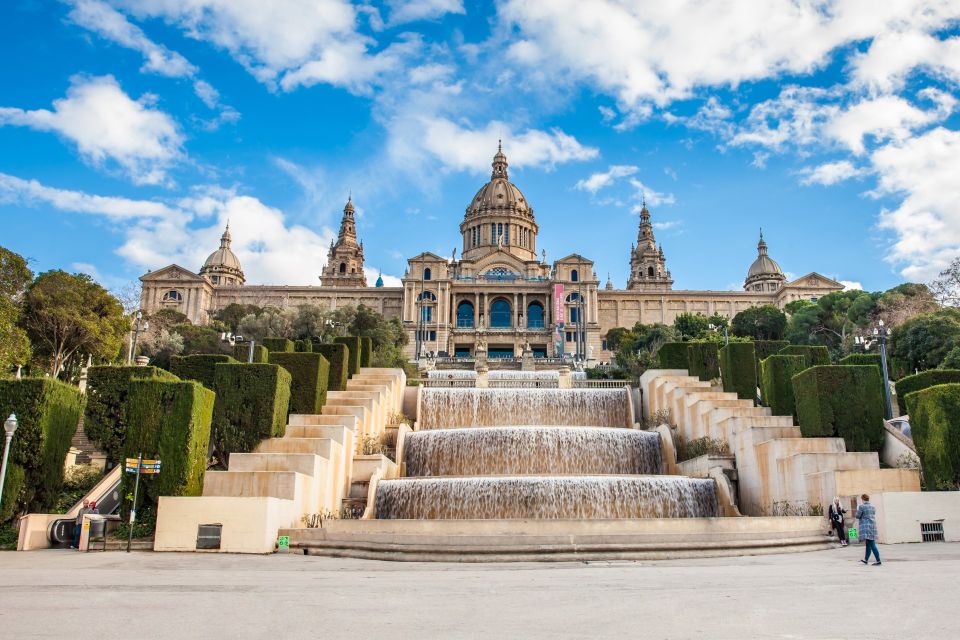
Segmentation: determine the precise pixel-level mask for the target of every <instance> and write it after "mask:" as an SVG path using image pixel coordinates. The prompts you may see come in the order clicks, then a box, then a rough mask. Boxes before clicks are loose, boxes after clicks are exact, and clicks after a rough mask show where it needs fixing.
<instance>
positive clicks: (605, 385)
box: [573, 380, 630, 389]
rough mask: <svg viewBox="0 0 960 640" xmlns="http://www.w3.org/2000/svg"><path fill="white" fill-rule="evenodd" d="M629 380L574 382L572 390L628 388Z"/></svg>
mask: <svg viewBox="0 0 960 640" xmlns="http://www.w3.org/2000/svg"><path fill="white" fill-rule="evenodd" d="M629 386H630V381H629V380H574V381H573V388H574V389H622V388H623V387H629Z"/></svg>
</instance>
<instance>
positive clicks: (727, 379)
mask: <svg viewBox="0 0 960 640" xmlns="http://www.w3.org/2000/svg"><path fill="white" fill-rule="evenodd" d="M720 374H721V379H722V381H723V390H724V391H731V392H736V394H737V397H738V398H740V399H742V400H756V398H757V365H756V353H755V351H754V348H753V343H752V342H731V343H730V344H728V345H727V346H725V347H723V348H722V349H720Z"/></svg>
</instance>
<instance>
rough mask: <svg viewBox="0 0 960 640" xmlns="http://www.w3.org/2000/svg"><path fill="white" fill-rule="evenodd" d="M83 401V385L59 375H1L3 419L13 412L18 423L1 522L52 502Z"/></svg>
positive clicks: (10, 456) (52, 504) (59, 485)
mask: <svg viewBox="0 0 960 640" xmlns="http://www.w3.org/2000/svg"><path fill="white" fill-rule="evenodd" d="M83 403H84V397H83V394H82V393H80V390H79V389H77V388H76V387H74V386H71V385H68V384H64V383H62V382H59V381H57V380H52V379H49V378H28V379H25V380H0V414H2V417H0V420H6V418H7V416H9V415H10V414H11V413H15V414H16V415H17V422H18V425H19V426H18V427H17V432H16V435H15V436H14V438H13V440H12V441H11V444H10V454H9V458H8V460H7V465H8V466H7V479H6V483H5V486H4V492H3V503H2V509H3V511H2V512H0V522H6V521H7V520H9V519H10V518H11V517H12V516H14V515H16V514H18V513H22V512H29V511H41V512H42V511H47V510H48V509H50V508H51V507H53V506H54V504H55V503H56V499H57V495H58V494H59V493H60V489H61V488H62V486H63V460H64V458H65V457H66V455H67V450H68V449H69V448H70V441H71V440H72V439H73V434H74V433H76V431H77V425H78V424H79V422H80V416H81V415H82V414H83ZM0 455H2V453H0Z"/></svg>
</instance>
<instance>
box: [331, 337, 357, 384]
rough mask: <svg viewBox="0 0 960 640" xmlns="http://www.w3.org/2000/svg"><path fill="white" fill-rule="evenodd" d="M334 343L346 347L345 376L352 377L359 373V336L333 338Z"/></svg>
mask: <svg viewBox="0 0 960 640" xmlns="http://www.w3.org/2000/svg"><path fill="white" fill-rule="evenodd" d="M333 341H334V342H339V343H340V344H342V345H346V347H347V350H348V351H347V375H348V376H349V377H351V378H352V377H353V375H354V374H355V373H357V372H358V371H360V350H361V349H360V338H359V336H345V337H342V338H334V340H333Z"/></svg>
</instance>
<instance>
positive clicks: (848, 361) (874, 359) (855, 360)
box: [837, 353, 883, 375]
mask: <svg viewBox="0 0 960 640" xmlns="http://www.w3.org/2000/svg"><path fill="white" fill-rule="evenodd" d="M837 364H841V365H843V366H845V367H853V366H862V365H867V364H870V365H873V366H875V367H876V368H877V369H878V370H880V372H881V373H880V375H883V363H882V362H881V361H880V354H879V353H851V354H850V355H848V356H844V357H843V358H840V361H839V362H838V363H837Z"/></svg>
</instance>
